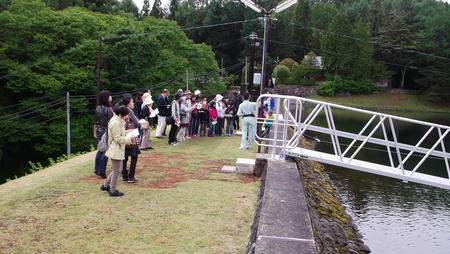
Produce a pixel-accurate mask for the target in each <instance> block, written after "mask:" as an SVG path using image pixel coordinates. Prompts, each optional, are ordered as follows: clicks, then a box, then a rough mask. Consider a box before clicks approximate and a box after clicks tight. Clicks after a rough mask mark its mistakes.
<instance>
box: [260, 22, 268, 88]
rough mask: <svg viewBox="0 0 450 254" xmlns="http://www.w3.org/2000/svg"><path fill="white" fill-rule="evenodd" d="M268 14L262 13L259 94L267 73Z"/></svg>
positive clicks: (264, 84)
mask: <svg viewBox="0 0 450 254" xmlns="http://www.w3.org/2000/svg"><path fill="white" fill-rule="evenodd" d="M269 15H270V14H268V13H265V14H264V42H263V57H262V70H261V76H262V77H261V85H260V90H259V94H260V95H261V94H263V92H264V86H267V85H266V82H267V77H266V76H267V74H266V60H267V41H268V40H269V38H268V37H269V21H270V16H269Z"/></svg>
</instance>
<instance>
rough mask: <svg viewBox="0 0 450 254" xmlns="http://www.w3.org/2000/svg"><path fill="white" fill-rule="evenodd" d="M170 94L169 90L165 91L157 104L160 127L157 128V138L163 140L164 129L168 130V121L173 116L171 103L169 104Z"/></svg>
mask: <svg viewBox="0 0 450 254" xmlns="http://www.w3.org/2000/svg"><path fill="white" fill-rule="evenodd" d="M169 95H170V93H169V90H167V89H164V90H163V92H162V94H161V95H160V96H159V97H158V99H157V101H156V102H157V103H158V111H159V113H158V126H157V127H156V137H157V138H162V135H163V132H164V129H165V128H166V124H167V123H166V120H167V119H168V118H169V117H170V115H171V110H170V103H169V99H168V97H169Z"/></svg>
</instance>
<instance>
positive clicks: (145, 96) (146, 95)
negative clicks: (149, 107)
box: [142, 93, 151, 100]
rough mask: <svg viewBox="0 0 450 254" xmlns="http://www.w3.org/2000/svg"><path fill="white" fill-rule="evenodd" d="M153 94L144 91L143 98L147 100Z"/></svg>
mask: <svg viewBox="0 0 450 254" xmlns="http://www.w3.org/2000/svg"><path fill="white" fill-rule="evenodd" d="M149 96H151V95H150V93H144V94H143V95H142V100H145V99H146V98H147V97H149Z"/></svg>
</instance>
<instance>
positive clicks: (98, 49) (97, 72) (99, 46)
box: [95, 36, 103, 105]
mask: <svg viewBox="0 0 450 254" xmlns="http://www.w3.org/2000/svg"><path fill="white" fill-rule="evenodd" d="M102 41H103V37H101V36H100V37H98V48H97V68H96V82H95V84H96V87H97V92H96V95H97V105H98V103H99V101H98V93H99V92H100V85H101V84H100V68H101V66H102V53H103V52H102V51H103V50H102Z"/></svg>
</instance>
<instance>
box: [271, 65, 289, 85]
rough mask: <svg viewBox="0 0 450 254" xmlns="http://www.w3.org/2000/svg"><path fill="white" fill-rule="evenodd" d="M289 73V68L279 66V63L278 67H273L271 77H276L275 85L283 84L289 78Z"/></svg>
mask: <svg viewBox="0 0 450 254" xmlns="http://www.w3.org/2000/svg"><path fill="white" fill-rule="evenodd" d="M290 75H291V74H290V71H289V68H288V67H286V66H285V65H281V63H280V64H279V65H277V67H275V69H274V70H273V74H272V76H274V77H276V79H277V81H276V82H277V83H278V84H279V83H285V82H286V81H287V80H288V78H289V76H290Z"/></svg>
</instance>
